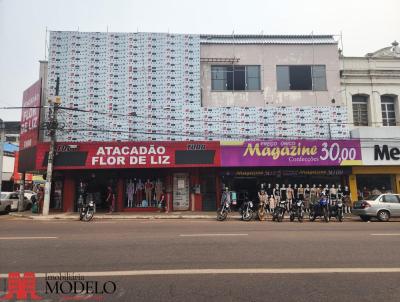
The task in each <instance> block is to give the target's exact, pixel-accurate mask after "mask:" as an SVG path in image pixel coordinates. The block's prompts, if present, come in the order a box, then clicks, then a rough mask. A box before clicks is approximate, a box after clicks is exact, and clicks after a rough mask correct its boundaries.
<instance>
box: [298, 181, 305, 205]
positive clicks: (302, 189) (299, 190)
mask: <svg viewBox="0 0 400 302" xmlns="http://www.w3.org/2000/svg"><path fill="white" fill-rule="evenodd" d="M297 199H299V200H303V201H304V188H303V185H302V184H300V185H299V188H298V189H297Z"/></svg>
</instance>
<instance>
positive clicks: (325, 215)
mask: <svg viewBox="0 0 400 302" xmlns="http://www.w3.org/2000/svg"><path fill="white" fill-rule="evenodd" d="M323 211H324V220H325V222H329V214H328V211H327V210H326V209H324V210H323Z"/></svg>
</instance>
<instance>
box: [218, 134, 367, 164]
mask: <svg viewBox="0 0 400 302" xmlns="http://www.w3.org/2000/svg"><path fill="white" fill-rule="evenodd" d="M361 164H362V161H361V148H360V141H359V140H358V139H357V140H353V139H351V140H279V139H278V140H267V141H240V142H221V166H223V167H273V166H275V167H276V166H279V167H286V166H354V165H361Z"/></svg>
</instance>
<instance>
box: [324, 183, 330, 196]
mask: <svg viewBox="0 0 400 302" xmlns="http://www.w3.org/2000/svg"><path fill="white" fill-rule="evenodd" d="M323 192H324V193H325V196H326V197H328V196H329V185H328V184H326V185H325V187H324V189H323Z"/></svg>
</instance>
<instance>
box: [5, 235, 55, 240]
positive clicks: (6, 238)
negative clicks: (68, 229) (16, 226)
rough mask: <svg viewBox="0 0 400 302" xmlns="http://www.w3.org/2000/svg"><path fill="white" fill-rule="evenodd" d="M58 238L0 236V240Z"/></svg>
mask: <svg viewBox="0 0 400 302" xmlns="http://www.w3.org/2000/svg"><path fill="white" fill-rule="evenodd" d="M32 239H58V237H44V236H42V237H0V240H32Z"/></svg>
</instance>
